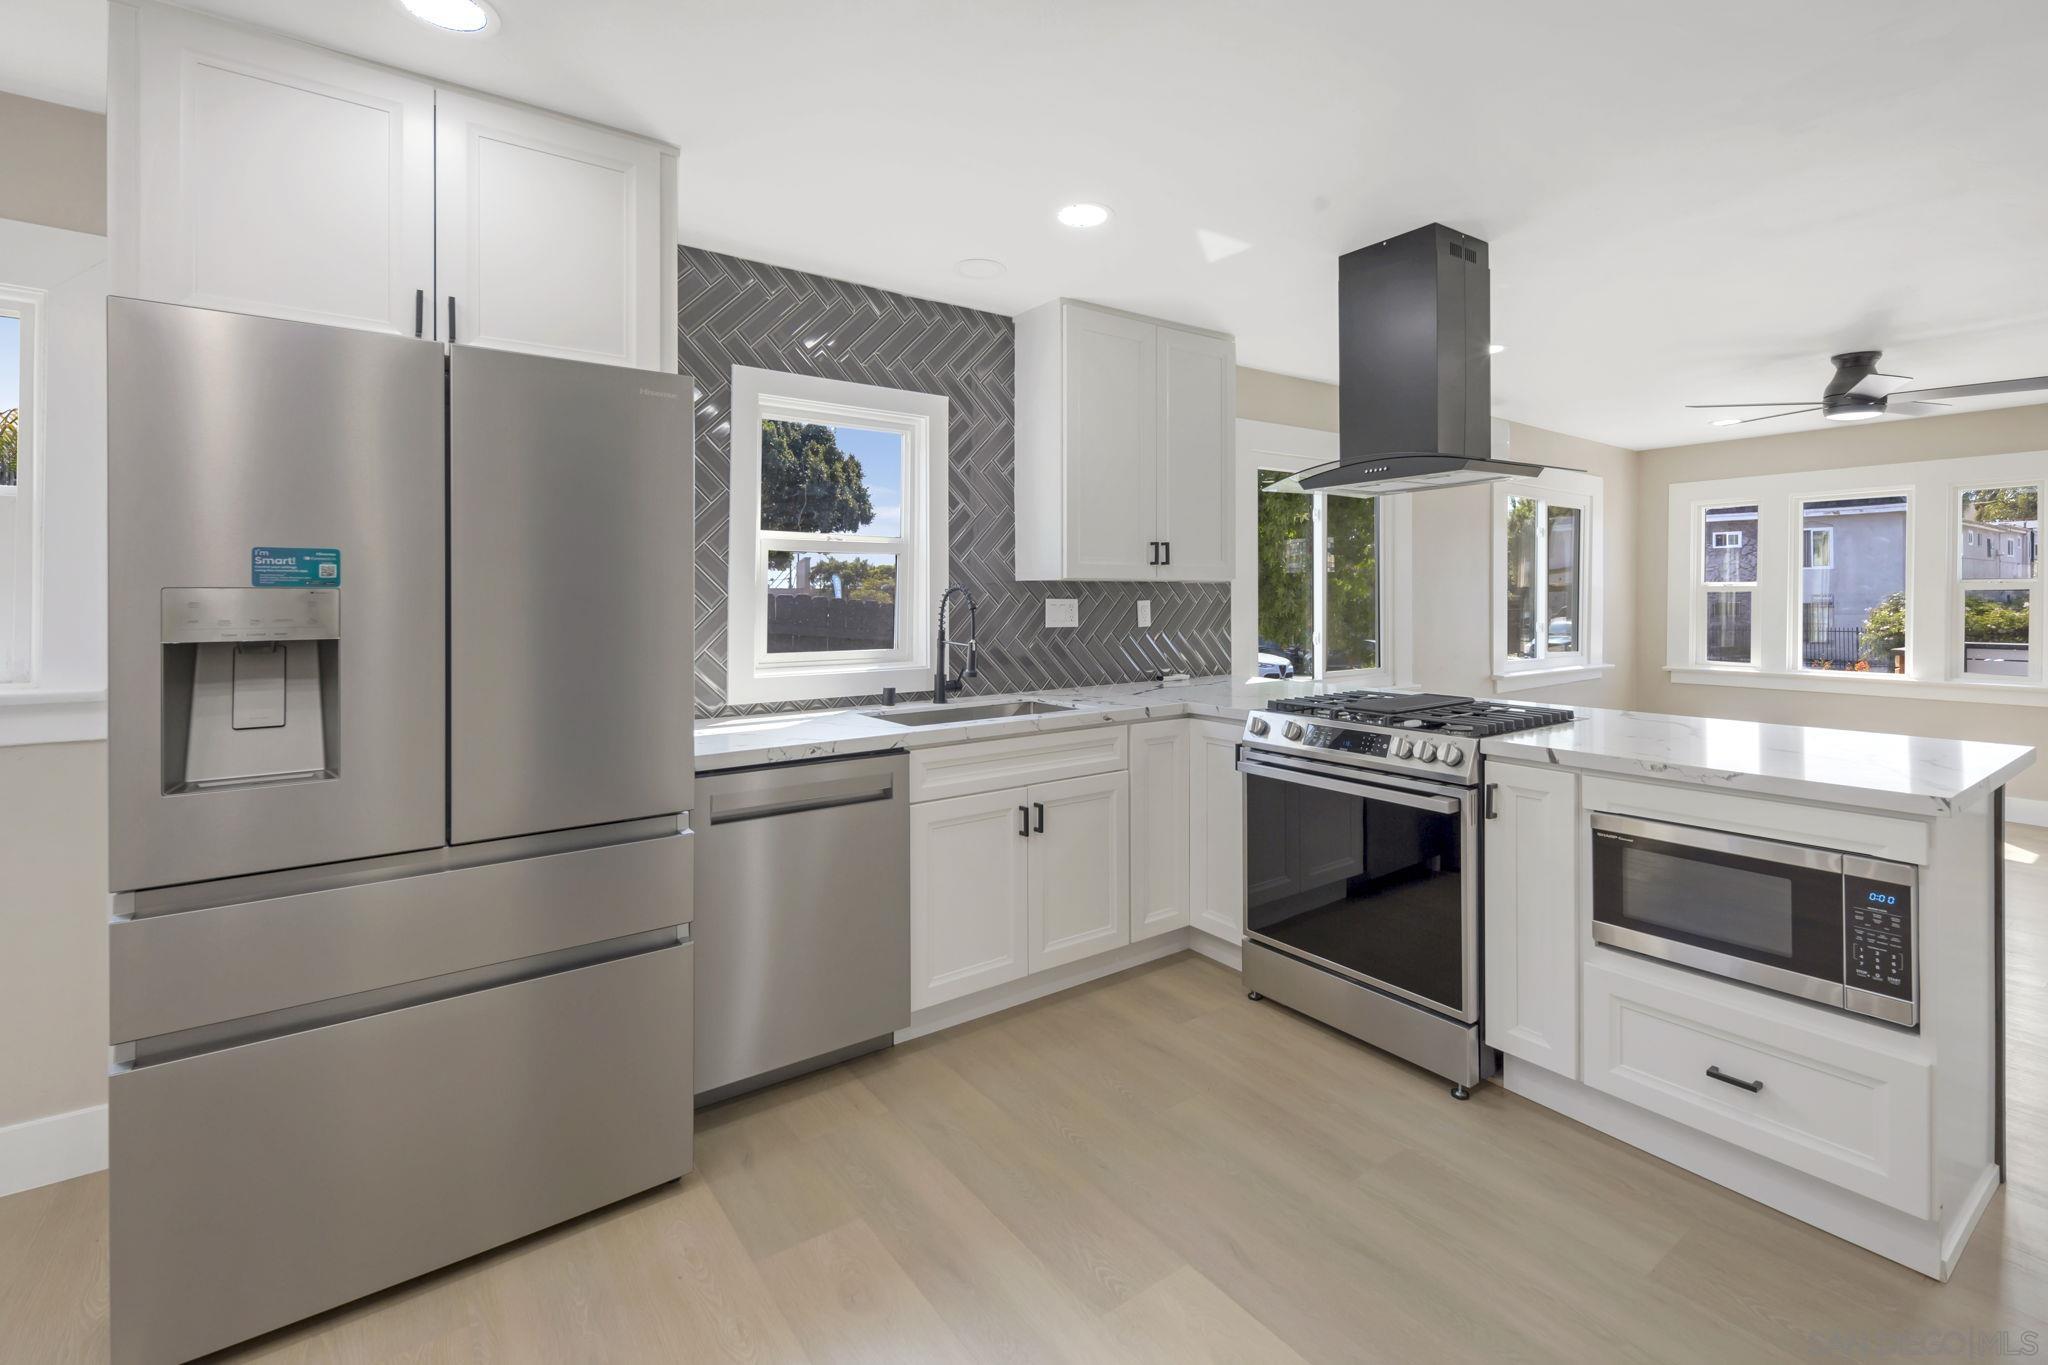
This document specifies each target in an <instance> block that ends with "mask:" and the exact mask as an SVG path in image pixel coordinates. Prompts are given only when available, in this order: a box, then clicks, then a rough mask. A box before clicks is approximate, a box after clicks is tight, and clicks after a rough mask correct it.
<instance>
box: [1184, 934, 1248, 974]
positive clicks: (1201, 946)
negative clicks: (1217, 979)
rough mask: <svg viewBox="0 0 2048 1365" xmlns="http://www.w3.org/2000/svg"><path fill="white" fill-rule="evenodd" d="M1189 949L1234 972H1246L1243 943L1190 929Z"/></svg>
mask: <svg viewBox="0 0 2048 1365" xmlns="http://www.w3.org/2000/svg"><path fill="white" fill-rule="evenodd" d="M1188 947H1190V948H1192V949H1194V950H1195V951H1196V952H1198V953H1200V954H1201V955H1202V956H1203V957H1206V958H1208V959H1210V960H1211V961H1214V962H1220V963H1222V964H1223V965H1224V966H1226V967H1228V968H1230V970H1232V971H1233V972H1241V971H1243V970H1244V945H1243V944H1242V943H1233V942H1232V941H1230V940H1229V939H1227V938H1217V937H1216V936H1215V935H1214V934H1209V933H1204V932H1203V931H1202V930H1200V929H1190V930H1188Z"/></svg>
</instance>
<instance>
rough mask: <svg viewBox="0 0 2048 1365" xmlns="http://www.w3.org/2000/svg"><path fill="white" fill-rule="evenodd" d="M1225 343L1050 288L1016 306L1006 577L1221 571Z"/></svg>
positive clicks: (1232, 415) (1228, 362) (1194, 575)
mask: <svg viewBox="0 0 2048 1365" xmlns="http://www.w3.org/2000/svg"><path fill="white" fill-rule="evenodd" d="M1236 416H1237V348H1236V346H1235V344H1234V343H1233V342H1232V341H1231V339H1230V338H1229V337H1227V336H1222V335H1219V334H1217V333H1214V332H1204V331H1199V330H1197V329H1194V328H1189V327H1179V326H1175V325H1173V324H1171V323H1164V322H1158V321H1155V320H1153V319H1150V318H1142V317H1137V316H1134V315H1132V314H1129V313H1121V312H1117V311H1115V310H1114V309H1108V308H1098V307H1095V306H1093V305H1090V304H1084V303H1076V302H1074V301H1072V300H1070V299H1060V300H1056V301H1054V302H1052V303H1048V304H1045V305H1043V306H1042V307H1038V308H1034V309H1032V310H1031V311H1030V312H1028V313H1025V314H1023V315H1021V316H1020V317H1018V319H1017V469H1016V484H1017V576H1018V577H1019V578H1024V579H1083V580H1089V579H1093V580H1120V581H1131V580H1178V581H1183V582H1226V581H1228V580H1229V578H1230V576H1231V550H1232V537H1231V534H1230V470H1231V462H1232V448H1233V444H1234V440H1233V437H1234V429H1235V426H1236Z"/></svg>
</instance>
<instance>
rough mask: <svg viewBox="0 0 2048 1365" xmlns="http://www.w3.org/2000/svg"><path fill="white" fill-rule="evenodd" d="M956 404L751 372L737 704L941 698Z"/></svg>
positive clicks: (738, 373)
mask: <svg viewBox="0 0 2048 1365" xmlns="http://www.w3.org/2000/svg"><path fill="white" fill-rule="evenodd" d="M946 420H947V401H946V399H944V398H943V397H939V396H937V395H934V394H923V393H912V392H909V391H905V390H900V389H887V388H880V387H877V386H874V385H868V384H853V383H847V382H844V381H840V380H828V379H817V378H812V377H810V376H804V375H792V374H777V373H774V372H772V371H766V370H753V369H748V368H745V367H740V366H736V367H734V370H733V404H732V471H733V478H732V542H731V544H732V550H731V562H730V567H729V580H730V597H729V599H728V636H727V638H728V640H729V642H730V643H729V651H730V658H729V659H728V686H727V695H728V697H729V698H730V699H731V700H732V701H734V702H790V701H812V700H822V699H828V698H837V697H851V696H857V695H863V694H869V693H874V692H879V691H881V690H882V689H883V688H884V687H897V688H901V689H904V690H906V691H911V690H918V689H928V688H929V687H930V686H931V679H932V674H933V671H934V665H933V660H932V650H933V648H934V643H933V639H932V638H931V637H932V636H933V634H934V632H933V631H932V630H930V629H929V626H930V623H931V621H932V619H933V613H935V612H936V611H937V608H938V600H939V596H940V595H941V594H942V593H943V592H944V591H945V588H946V574H947V554H948V545H947V535H946V491H947V479H946Z"/></svg>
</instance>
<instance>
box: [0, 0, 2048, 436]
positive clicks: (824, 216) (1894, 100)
mask: <svg viewBox="0 0 2048 1365" xmlns="http://www.w3.org/2000/svg"><path fill="white" fill-rule="evenodd" d="M495 3H496V5H497V8H498V10H499V12H500V14H501V16H502V18H503V23H502V25H501V27H500V29H499V30H498V31H497V32H496V33H494V34H492V35H490V36H488V37H486V38H482V39H465V38H457V37H452V36H448V35H442V34H438V33H435V32H432V31H430V30H428V29H426V28H423V27H422V26H420V25H419V24H417V23H415V22H413V21H412V20H410V19H408V18H407V17H405V16H404V15H403V14H401V13H400V12H399V11H398V9H397V7H396V5H395V4H394V2H393V0H202V3H201V5H200V7H202V8H205V9H209V10H213V11H216V12H219V13H224V14H231V15H236V16H240V17H244V18H247V19H250V20H252V21H256V22H260V23H264V24H268V25H270V26H272V27H276V28H281V29H284V30H287V31H290V32H294V33H297V34H300V35H303V36H305V37H308V38H311V39H314V40H316V41H320V42H324V43H327V44H329V45H331V46H334V47H337V48H342V49H345V50H348V51H352V52H358V53H362V54H365V55H368V56H371V57H375V58H378V59H381V60H383V61H386V62H390V63H393V64H396V65H400V66H405V67H410V68H413V69H415V70H419V71H421V72H424V73H426V74H429V75H434V76H438V77H441V78H443V79H448V80H453V81H459V82H462V83H465V84H469V85H473V86H476V87H479V88H482V89H485V90H490V91H495V92H499V93H503V94H508V95H512V96H516V97H519V98H523V99H526V100H529V101H531V102H533V103H535V104H540V105H545V106H548V107H552V108H558V109H563V110H567V111H570V112H574V113H577V114H581V115H583V116H585V117H588V118H591V119H595V120H598V121H601V122H605V123H611V124H616V125H619V126H622V127H627V128H631V129H634V130H637V131H641V132H646V133H650V134H653V135H655V136H658V137H661V138H663V139H665V140H667V141H670V142H673V143H675V144H676V145H678V146H679V147H681V149H682V163H681V170H682V204H681V224H682V235H683V239H684V240H685V241H686V242H690V243H693V244H697V245H701V246H707V247H712V248H716V249H719V250H723V251H731V252H735V253H739V254H744V255H747V256H752V257H755V258H758V259H762V260H767V261H773V262H777V263H781V264H786V265H793V266H799V267H804V268H807V269H812V270H819V271H823V272H826V273H829V274H833V275H838V276H842V277H845V278H849V279H854V280H860V281H863V282H866V283H871V284H876V285H882V286H885V287H888V288H893V289H900V290H904V291H907V292H910V293H915V294H922V295H926V296H931V297H937V298H942V299H949V300H953V301H956V302H960V303H966V304H972V305H976V306H979V307H984V308H991V309H994V310H997V311H1000V312H1017V311H1020V310H1022V309H1024V308H1027V307H1030V306H1031V305H1033V304H1035V303H1039V302H1041V301H1043V300H1045V299H1047V298H1050V297H1053V296H1055V295H1060V294H1066V295H1071V296H1077V297H1082V298H1088V299H1094V300H1098V301H1101V302H1104V303H1109V304H1114V305H1117V306H1121V307H1125V308H1131V309H1136V310H1140V311H1143V312H1149V313H1157V314H1163V315H1166V316H1169V317H1174V318H1179V319H1184V320H1187V321H1189V322H1193V323H1197V324H1201V325H1206V326H1211V327H1218V328H1222V329H1225V330H1228V331H1230V332H1233V333H1235V334H1236V336H1237V338H1238V348H1239V349H1238V354H1239V359H1240V360H1241V362H1242V363H1244V364H1246V365H1252V366H1257V367H1260V368H1263V369H1270V370H1278V371H1282V372H1285V373H1290V374H1298V375H1305V376H1308V377H1310V378H1316V379H1334V378H1335V366H1336V312H1335V299H1334V285H1335V279H1336V265H1335V261H1336V257H1337V256H1338V255H1339V254H1340V253H1341V252H1343V251H1345V250H1347V249H1350V248H1352V247H1356V246H1360V245H1363V244H1365V243H1367V242H1370V241H1374V240H1377V239H1379V238H1382V237H1385V236H1388V235H1391V234H1393V233H1397V232H1401V231H1404V230H1406V229H1408V228H1411V227H1416V226H1418V225H1420V224H1423V223H1425V222H1428V221H1431V220H1433V219H1434V220H1438V221H1442V222H1445V223H1448V224H1450V225H1452V226H1454V227H1458V228H1461V229H1464V230H1466V231H1470V232H1474V233H1476V234H1478V235H1479V236H1482V237H1484V238H1486V239H1488V240H1489V241H1490V242H1491V243H1492V249H1493V303H1494V336H1495V338H1496V340H1498V341H1501V342H1503V343H1505V344H1506V345H1507V347H1508V350H1507V352H1506V353H1505V354H1503V355H1501V356H1500V357H1498V358H1497V360H1496V361H1495V368H1494V398H1495V404H1494V406H1495V411H1496V412H1497V413H1498V414H1500V415H1502V416H1507V417H1512V418H1515V419H1517V420H1521V421H1526V422H1531V423H1534V424H1536V425H1538V426H1543V427H1548V428H1551V429H1554V430H1558V431H1565V432H1571V433H1574V434H1577V435H1582V436H1589V437H1594V438H1597V439H1600V440H1604V441H1610V442H1613V443H1615V444H1617V445H1623V446H1629V447H1634V448H1642V447H1648V446H1656V445H1667V444H1676V443H1683V442H1688V441H1695V440H1706V439H1713V438H1716V437H1723V436H1727V435H1732V434H1735V433H1732V432H1726V431H1716V430H1714V429H1712V428H1709V427H1707V426H1706V425H1705V424H1704V420H1703V418H1702V416H1701V415H1699V414H1689V413H1686V412H1685V411H1684V410H1683V407H1682V405H1683V404H1685V403H1687V402H1716V401H1738V400H1746V399H1750V398H1763V399H1777V398H1793V399H1798V398H1804V397H1808V396H1809V395H1817V394H1818V392H1819V390H1820V387H1821V385H1822V384H1823V383H1824V382H1825V380H1826V378H1827V376H1828V366H1827V359H1826V358H1827V356H1828V354H1829V353H1830V352H1832V351H1840V350H1851V349H1862V348H1881V349H1883V350H1884V351H1885V367H1886V368H1887V369H1895V370H1898V371H1900V372H1903V373H1906V374H1910V375H1913V376H1915V377H1916V379H1917V380H1918V381H1919V382H1920V383H1922V384H1940V383H1955V382H1966V381H1972V380H1983V379H2003V378H2010V377H2014V376H2018V375H2034V374H2048V98H2044V97H2043V95H2042V93H2041V80H2042V73H2043V72H2044V71H2048V5H2044V4H2041V3H2039V0H1960V2H1956V0H1951V2H1949V3H1942V4H1935V5H1930V4H1926V3H1924V0H1801V3H1798V4H1786V3H1784V2H1783V0H1724V2H1723V3H1717V4H1697V3H1695V4H1685V5H1677V4H1670V3H1649V4H1645V3H1643V0H1550V2H1549V3H1545V4H1541V5H1532V4H1528V3H1526V0H1467V3H1464V4H1460V5H1456V6H1450V5H1430V4H1421V5H1418V4H1413V3H1400V4H1393V3H1378V2H1374V3H1360V2H1359V0H1348V2H1347V0H1289V2H1288V3H1270V2H1269V3H1249V2H1248V0H754V2H751V3H737V4H736V3H730V2H729V0H687V2H679V0H579V2H578V3H566V2H565V0H495ZM100 8H101V7H100V6H99V5H98V3H97V2H96V0H0V31H4V32H6V33H7V35H8V40H7V42H6V43H5V44H0V85H6V86H9V87H11V88H17V89H24V90H27V91H28V92H30V93H37V92H46V97H50V98H63V99H68V100H69V101H70V102H73V103H79V104H87V105H92V104H97V103H99V102H101V99H102V96H101V94H100V84H101V82H99V80H98V79H97V77H98V73H99V71H100V69H101V58H100V52H99V44H100V42H101V41H102V39H101V38H100V36H99V35H100V33H101V30H102V26H103V24H104V20H103V18H101V17H100V16H99V14H98V13H97V11H99V9H100ZM45 46H46V47H47V49H48V50H47V52H46V53H45V52H38V51H35V49H36V48H38V47H45ZM1076 199H1093V200H1098V201H1100V202H1102V203H1105V204H1107V205H1109V206H1110V207H1111V208H1112V209H1114V210H1115V212H1116V217H1115V219H1114V220H1113V221H1112V222H1111V224H1110V225H1109V226H1108V227H1107V228H1104V229H1099V230H1097V231H1095V232H1092V233H1082V232H1076V231H1073V230H1071V229H1066V228H1061V227H1059V226H1057V225H1056V224H1055V223H1054V222H1053V220H1052V211H1053V210H1054V209H1055V208H1057V207H1058V206H1059V205H1061V204H1063V203H1067V202H1070V201H1072V200H1076ZM967 256H992V257H995V258H997V259H999V260H1002V261H1004V262H1005V263H1007V265H1008V267H1009V270H1008V273H1007V274H1006V275H1005V276H1003V277H1002V278H1001V279H998V280H992V281H983V280H969V279H965V278H962V277H961V276H960V275H959V274H958V273H956V271H955V269H954V263H955V262H956V261H958V260H959V259H960V258H962V257H967ZM1995 401H1997V400H1979V404H1978V405H1985V404H1988V403H1990V402H1995ZM2008 401H2027V400H2026V399H2025V398H2024V397H2022V398H2018V399H2014V400H2008ZM1802 424H1805V425H1818V422H1817V419H1814V418H1790V419H1787V420H1785V421H1784V422H1778V423H1770V424H1767V425H1761V426H1757V427H1750V428H1747V429H1746V431H1744V432H1743V433H1742V434H1748V433H1751V432H1759V431H1766V430H1784V429H1794V428H1796V427H1797V426H1799V425H1802Z"/></svg>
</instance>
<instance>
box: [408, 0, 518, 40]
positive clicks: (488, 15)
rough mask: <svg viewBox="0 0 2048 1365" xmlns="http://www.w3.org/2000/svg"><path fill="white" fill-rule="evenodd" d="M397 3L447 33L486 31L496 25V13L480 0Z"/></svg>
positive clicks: (427, 0)
mask: <svg viewBox="0 0 2048 1365" xmlns="http://www.w3.org/2000/svg"><path fill="white" fill-rule="evenodd" d="M398 5H399V8H401V9H403V10H404V11H405V12H406V13H407V14H410V15H411V16H412V17H413V18H415V19H417V20H419V21H420V22H421V23H423V24H432V25H433V26H434V27H435V28H439V29H446V30H447V31H448V32H450V33H488V32H489V31H490V30H492V29H494V28H496V27H497V26H498V12H497V11H496V10H494V9H492V8H491V7H490V6H489V5H487V4H485V3H484V2H483V0H398Z"/></svg>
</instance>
